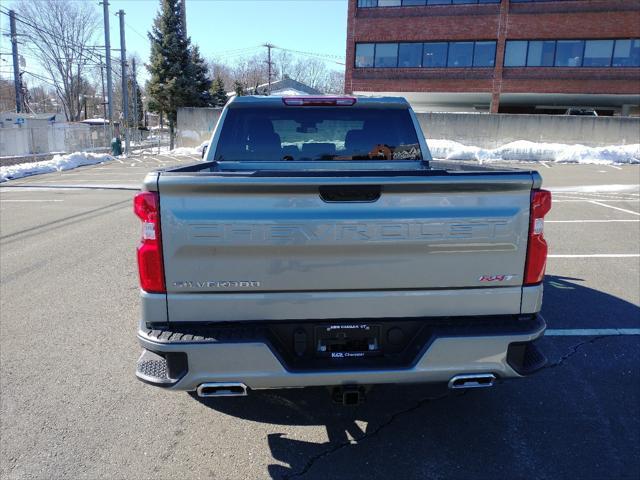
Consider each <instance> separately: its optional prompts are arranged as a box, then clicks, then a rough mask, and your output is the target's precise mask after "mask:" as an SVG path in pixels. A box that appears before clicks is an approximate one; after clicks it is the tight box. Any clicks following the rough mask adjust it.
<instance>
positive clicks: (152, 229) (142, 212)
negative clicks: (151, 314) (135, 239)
mask: <svg viewBox="0 0 640 480" xmlns="http://www.w3.org/2000/svg"><path fill="white" fill-rule="evenodd" d="M133 211H134V212H135V214H136V215H137V216H138V217H139V218H140V220H142V239H141V241H140V245H138V272H139V274H140V287H141V288H142V290H144V291H145V292H150V293H166V291H167V290H166V288H165V284H164V269H163V266H162V239H161V238H160V200H159V197H158V194H157V193H156V192H141V193H139V194H137V195H136V196H135V198H134V199H133Z"/></svg>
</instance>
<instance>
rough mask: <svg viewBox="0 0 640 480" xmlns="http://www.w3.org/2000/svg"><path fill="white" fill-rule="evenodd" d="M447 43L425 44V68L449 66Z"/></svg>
mask: <svg viewBox="0 0 640 480" xmlns="http://www.w3.org/2000/svg"><path fill="white" fill-rule="evenodd" d="M447 46H448V43H447V42H429V43H425V44H424V52H423V53H422V66H423V67H432V68H438V67H446V66H447Z"/></svg>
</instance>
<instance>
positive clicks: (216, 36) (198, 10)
mask: <svg viewBox="0 0 640 480" xmlns="http://www.w3.org/2000/svg"><path fill="white" fill-rule="evenodd" d="M32 1H38V2H42V3H43V4H46V1H47V0H32ZM48 1H52V0H48ZM53 1H55V0H53ZM73 1H91V2H93V3H96V9H98V11H99V13H100V18H102V7H101V6H99V5H97V3H98V1H99V0H73ZM186 2H187V3H186V5H187V32H188V34H189V36H190V37H191V41H192V43H195V44H197V45H198V46H199V47H200V53H201V54H202V56H203V57H204V58H205V59H207V60H209V59H211V58H212V57H214V56H215V57H217V58H218V59H220V60H222V61H224V62H229V63H231V62H233V61H234V60H235V59H237V58H238V57H239V56H240V55H244V54H248V55H252V54H254V53H257V52H259V51H260V47H259V45H261V44H263V43H265V42H270V43H272V44H274V45H276V46H278V47H283V48H288V49H293V50H299V51H304V52H312V53H319V54H328V55H333V56H336V57H337V60H338V61H342V62H344V56H345V49H346V30H347V0H186ZM0 4H3V5H5V6H7V5H9V6H10V4H11V2H10V1H7V0H0ZM109 5H110V6H109V9H110V13H111V19H110V30H111V46H112V48H119V44H120V31H119V24H118V17H116V16H115V15H114V14H115V13H116V12H117V11H118V10H120V9H122V10H124V11H125V37H126V46H127V52H128V53H129V54H132V53H137V54H138V55H139V57H140V59H141V60H142V62H143V63H144V62H147V61H148V59H149V41H148V39H147V36H146V33H147V32H148V31H149V30H150V29H151V25H152V23H153V19H154V18H155V16H156V14H157V12H158V9H159V5H160V1H159V0H110V2H109ZM9 8H10V7H9ZM0 17H1V18H0V29H1V30H2V32H3V33H4V30H8V28H9V22H8V19H7V17H6V15H0ZM18 28H19V23H18ZM98 37H99V38H98V39H97V44H98V45H104V36H103V33H102V28H101V29H100V34H99V35H98ZM0 38H1V40H0V52H2V53H3V56H2V59H3V61H2V65H1V66H0V68H1V70H0V72H3V73H4V72H5V71H6V70H7V68H10V65H9V64H7V62H5V61H4V60H8V61H10V60H11V59H10V57H7V56H5V55H4V53H6V51H10V49H11V45H10V43H9V41H8V38H7V37H0ZM239 49H246V50H243V51H239ZM264 50H265V49H264V47H263V48H262V51H264ZM111 56H112V57H116V58H119V56H120V54H119V52H118V51H112V53H111ZM307 58H308V57H307ZM340 59H341V60H340ZM327 66H328V67H330V68H335V69H342V68H343V67H341V66H340V65H337V64H335V63H331V62H328V63H327ZM140 70H141V72H140V73H142V74H143V75H141V78H140V80H143V81H144V80H146V78H147V75H146V72H145V69H144V68H141V69H140ZM3 77H4V78H7V77H8V75H7V74H6V73H5V74H4V75H3Z"/></svg>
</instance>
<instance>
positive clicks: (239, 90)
mask: <svg viewBox="0 0 640 480" xmlns="http://www.w3.org/2000/svg"><path fill="white" fill-rule="evenodd" d="M233 91H234V92H236V97H242V96H244V95H246V94H245V93H244V86H243V85H242V83H240V82H239V81H238V80H236V81H235V82H233Z"/></svg>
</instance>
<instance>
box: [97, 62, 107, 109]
mask: <svg viewBox="0 0 640 480" xmlns="http://www.w3.org/2000/svg"><path fill="white" fill-rule="evenodd" d="M98 59H99V60H100V83H101V84H102V119H103V120H106V119H107V102H105V101H104V72H103V71H102V69H103V68H104V66H103V65H102V55H101V54H100V53H99V54H98Z"/></svg>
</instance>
